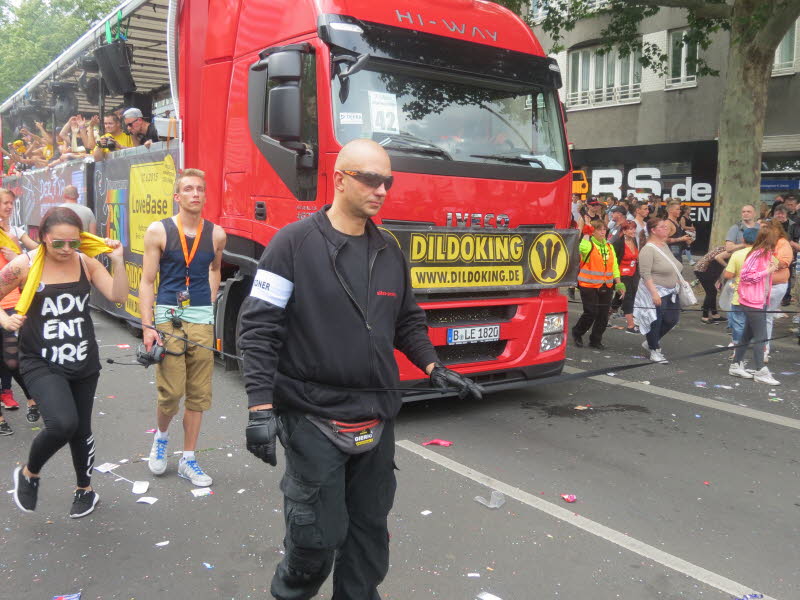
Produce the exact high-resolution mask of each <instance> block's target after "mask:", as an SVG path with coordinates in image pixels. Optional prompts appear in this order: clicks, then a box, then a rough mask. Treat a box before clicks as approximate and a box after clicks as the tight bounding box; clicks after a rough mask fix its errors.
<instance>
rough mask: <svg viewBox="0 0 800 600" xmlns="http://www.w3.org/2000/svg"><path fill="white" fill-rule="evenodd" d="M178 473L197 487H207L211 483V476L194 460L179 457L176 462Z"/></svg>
mask: <svg viewBox="0 0 800 600" xmlns="http://www.w3.org/2000/svg"><path fill="white" fill-rule="evenodd" d="M178 475H180V476H181V477H183V478H184V479H188V480H189V481H191V482H192V484H193V485H196V486H197V487H208V486H209V485H211V477H209V476H208V475H206V474H205V473H204V472H203V469H201V468H200V465H198V464H197V461H196V460H186V459H184V458H181V460H180V462H178Z"/></svg>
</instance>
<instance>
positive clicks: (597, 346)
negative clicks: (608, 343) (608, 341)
mask: <svg viewBox="0 0 800 600" xmlns="http://www.w3.org/2000/svg"><path fill="white" fill-rule="evenodd" d="M589 347H590V348H594V349H595V350H605V349H606V347H605V346H604V345H603V343H602V342H589Z"/></svg>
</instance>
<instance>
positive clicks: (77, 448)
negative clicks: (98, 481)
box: [24, 367, 100, 487]
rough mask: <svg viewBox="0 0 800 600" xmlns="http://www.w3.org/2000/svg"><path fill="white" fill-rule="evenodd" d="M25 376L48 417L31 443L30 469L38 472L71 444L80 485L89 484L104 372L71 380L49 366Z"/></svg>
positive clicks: (40, 409) (44, 418)
mask: <svg viewBox="0 0 800 600" xmlns="http://www.w3.org/2000/svg"><path fill="white" fill-rule="evenodd" d="M24 377H25V381H26V382H27V384H28V388H29V389H30V390H31V392H32V393H33V395H34V396H35V397H36V401H37V403H38V404H39V411H40V412H41V414H42V419H43V420H44V429H43V430H42V431H41V432H39V435H37V436H36V437H35V438H34V440H33V443H32V444H31V452H30V456H29V458H28V470H29V471H30V472H31V473H34V474H38V473H39V472H40V471H41V470H42V467H44V464H45V463H46V462H47V461H48V460H50V458H51V457H52V456H53V455H54V454H55V453H56V452H58V451H59V450H60V449H61V448H62V447H63V446H64V445H66V444H67V443H69V447H70V450H71V451H72V464H73V465H74V466H75V475H76V477H77V483H78V487H88V486H89V484H90V481H91V476H92V467H93V466H94V436H93V435H92V405H93V404H94V392H95V389H96V388H97V380H98V378H99V377H100V373H95V374H94V375H90V376H89V377H86V378H84V379H79V380H76V381H70V380H68V379H67V378H66V377H64V376H63V375H60V374H58V373H54V372H52V371H51V370H50V369H48V368H46V367H45V368H37V369H34V370H32V371H29V372H27V373H25V374H24Z"/></svg>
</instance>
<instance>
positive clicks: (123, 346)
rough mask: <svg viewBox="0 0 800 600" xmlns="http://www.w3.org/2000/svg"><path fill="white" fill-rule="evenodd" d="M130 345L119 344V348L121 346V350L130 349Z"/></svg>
mask: <svg viewBox="0 0 800 600" xmlns="http://www.w3.org/2000/svg"><path fill="white" fill-rule="evenodd" d="M130 347H131V345H130V344H117V348H120V349H121V350H128V349H129V348H130Z"/></svg>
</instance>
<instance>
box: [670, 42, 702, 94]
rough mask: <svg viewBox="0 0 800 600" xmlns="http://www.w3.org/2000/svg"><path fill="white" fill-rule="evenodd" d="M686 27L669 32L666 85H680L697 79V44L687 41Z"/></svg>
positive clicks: (691, 82) (692, 82)
mask: <svg viewBox="0 0 800 600" xmlns="http://www.w3.org/2000/svg"><path fill="white" fill-rule="evenodd" d="M686 31H687V30H686V29H678V30H676V31H670V33H669V77H668V78H667V87H680V86H686V85H690V84H694V83H695V82H696V81H697V44H696V43H688V42H687V41H686V40H685V38H684V36H685V35H686Z"/></svg>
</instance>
